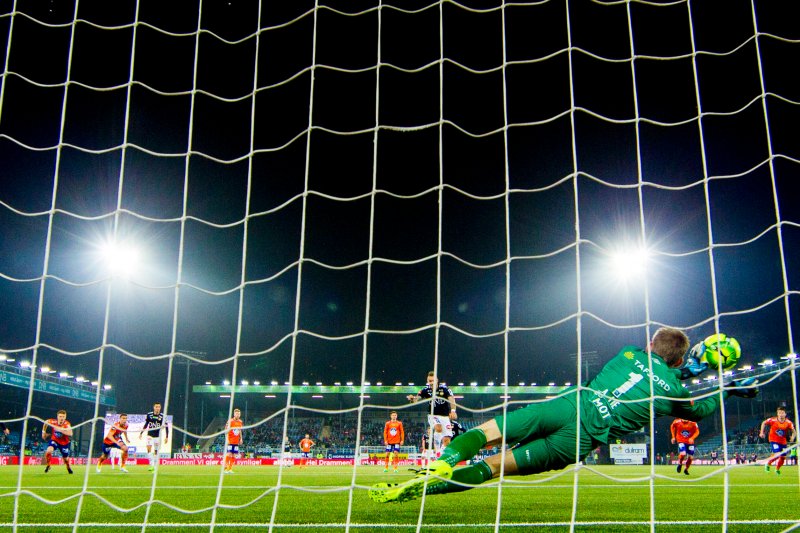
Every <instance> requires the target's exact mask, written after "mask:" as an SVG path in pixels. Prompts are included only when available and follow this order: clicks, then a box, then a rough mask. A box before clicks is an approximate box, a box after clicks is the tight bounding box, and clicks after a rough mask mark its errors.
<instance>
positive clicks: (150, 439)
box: [139, 403, 169, 471]
mask: <svg viewBox="0 0 800 533" xmlns="http://www.w3.org/2000/svg"><path fill="white" fill-rule="evenodd" d="M162 429H163V430H164V444H166V443H167V442H168V441H169V424H167V422H166V419H165V417H164V413H162V412H161V404H160V403H154V404H153V410H152V411H150V412H149V413H147V416H145V419H144V426H143V427H142V431H140V432H139V438H140V439H141V438H142V435H143V434H144V432H145V431H146V432H147V458H148V459H149V461H150V467H149V468H148V470H151V471H152V470H153V469H154V468H155V466H156V464H157V463H158V451H159V448H161V430H162Z"/></svg>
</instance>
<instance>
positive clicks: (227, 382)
mask: <svg viewBox="0 0 800 533" xmlns="http://www.w3.org/2000/svg"><path fill="white" fill-rule="evenodd" d="M222 384H223V385H230V384H231V382H230V381H228V380H227V379H223V380H222Z"/></svg>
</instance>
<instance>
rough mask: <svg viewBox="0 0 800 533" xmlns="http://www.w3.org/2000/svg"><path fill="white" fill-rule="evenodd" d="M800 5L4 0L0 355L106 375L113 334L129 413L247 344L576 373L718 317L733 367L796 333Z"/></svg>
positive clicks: (309, 372) (410, 373) (326, 354)
mask: <svg viewBox="0 0 800 533" xmlns="http://www.w3.org/2000/svg"><path fill="white" fill-rule="evenodd" d="M200 4H201V5H200ZM15 5H16V11H13V8H14V6H15ZM400 6H402V8H401V7H400ZM198 7H200V9H198ZM799 15H800V7H798V3H797V2H774V1H760V2H755V3H754V4H753V5H751V4H750V3H749V2H738V1H737V2H724V3H723V2H712V1H707V2H692V3H686V2H677V3H676V2H648V3H638V2H634V3H630V4H626V3H622V2H589V1H587V0H580V1H570V2H565V1H561V0H551V1H549V2H543V3H530V4H524V3H515V4H511V5H506V6H504V8H501V2H499V1H496V0H495V1H488V0H483V1H478V0H466V1H463V2H459V3H451V2H445V3H442V4H429V3H428V2H423V1H403V2H395V3H393V2H386V3H383V4H381V5H379V4H377V3H376V2H375V1H374V0H373V1H362V0H358V1H354V0H346V1H345V0H333V1H331V0H327V1H324V2H320V3H319V5H318V8H317V9H315V5H314V2H310V1H295V0H293V1H291V2H264V3H262V4H261V5H259V3H257V2H252V1H242V0H231V1H217V0H212V1H203V2H201V3H198V2H197V1H189V0H180V1H175V0H170V2H163V1H156V0H141V1H139V2H138V3H137V2H134V1H127V0H115V1H114V2H108V1H107V0H90V1H86V0H81V1H80V2H70V1H53V0H51V1H42V0H18V1H17V2H16V3H14V2H12V1H11V0H0V60H2V63H0V65H2V74H3V76H2V79H1V81H2V93H0V98H1V99H0V201H2V204H0V250H1V252H0V313H2V316H3V317H4V318H3V320H2V321H1V322H0V349H2V350H4V351H8V352H12V353H14V352H16V351H22V350H27V351H28V353H30V350H31V349H32V348H33V347H34V346H35V345H36V344H37V342H38V343H39V344H40V345H41V346H44V347H45V348H42V349H41V350H40V351H39V354H38V358H39V364H42V363H44V362H46V363H48V364H49V365H50V366H51V367H64V368H66V369H68V370H70V371H71V372H73V373H77V372H78V371H82V372H85V373H90V374H91V373H92V372H94V373H95V375H94V376H91V377H95V376H96V370H97V366H98V361H99V353H100V352H99V348H100V347H101V346H102V345H103V342H104V338H105V342H106V344H108V345H112V346H113V347H111V348H109V349H107V350H105V353H104V355H103V363H104V364H103V373H104V380H105V381H108V382H111V383H113V384H114V386H115V389H116V391H117V394H118V397H119V398H120V405H121V407H122V408H123V410H128V411H130V412H142V411H145V410H147V408H149V406H150V405H151V403H152V401H153V400H155V399H161V400H163V399H164V398H165V396H164V392H165V385H166V382H167V371H168V368H169V366H170V365H169V359H168V357H167V356H168V355H169V354H171V353H173V352H174V351H181V350H191V351H195V352H201V353H202V355H200V356H199V357H200V358H201V359H203V360H205V361H208V362H211V363H215V364H210V365H202V366H199V367H194V368H193V369H192V376H193V379H192V382H193V383H203V382H205V380H212V381H213V382H214V383H220V382H221V381H222V379H226V378H227V379H231V378H232V375H233V370H234V365H233V362H232V358H233V357H234V356H235V355H238V356H239V357H238V359H237V365H236V377H237V381H238V380H239V379H249V380H251V381H252V380H256V379H258V380H261V381H262V382H268V381H269V380H271V379H276V380H278V381H280V382H283V381H287V380H288V379H289V376H290V369H291V368H294V372H293V374H292V379H293V382H294V383H300V382H302V381H310V382H317V381H321V382H323V383H325V384H332V383H333V382H334V381H342V382H344V381H348V380H352V381H354V382H356V383H359V382H360V381H361V379H362V376H363V377H364V378H365V379H366V380H367V381H371V382H373V383H374V382H376V381H384V382H387V383H389V382H394V381H403V382H408V381H415V382H417V383H422V382H423V381H424V378H425V375H426V373H427V371H428V370H430V369H432V368H434V367H435V366H436V367H437V368H438V370H439V375H440V376H441V378H442V379H443V380H445V381H447V382H448V383H451V384H454V383H457V382H459V381H463V382H469V381H473V380H475V381H479V382H480V383H485V382H487V381H495V382H497V383H499V382H501V381H503V380H504V379H505V377H506V376H508V379H509V381H510V382H512V383H515V382H517V381H526V382H532V381H539V382H545V381H550V380H553V381H558V382H563V381H572V382H575V381H576V380H577V379H578V374H577V365H576V361H575V357H574V356H572V355H571V354H575V353H576V352H578V351H579V350H580V351H581V352H586V351H596V352H597V353H598V354H599V362H604V361H606V360H607V359H609V358H610V357H611V356H612V355H613V354H615V353H616V351H617V350H618V349H619V347H620V346H621V345H622V344H639V345H644V343H645V341H646V335H647V332H646V330H645V326H646V325H648V326H649V327H650V331H651V332H652V331H654V329H655V328H657V327H659V326H660V325H672V326H677V327H681V328H686V329H687V330H688V332H689V333H690V336H691V337H692V338H693V339H695V340H699V339H700V338H702V337H704V336H705V335H708V334H710V333H713V332H714V330H715V318H718V320H719V329H720V330H721V331H723V332H727V333H729V334H731V335H734V336H736V337H737V338H738V339H739V340H740V342H741V343H742V345H743V346H744V351H745V354H744V357H743V360H744V361H745V362H750V363H754V362H756V361H757V360H760V358H763V357H764V356H768V355H769V356H772V355H783V354H785V353H787V352H788V351H790V350H793V349H794V350H796V342H797V341H796V340H795V341H792V335H794V336H795V337H796V335H797V333H798V325H797V324H798V320H797V317H798V316H800V309H799V308H798V290H799V289H800V279H798V272H800V252H799V251H798V250H800V247H798V241H799V240H800V210H798V209H797V205H796V204H797V193H796V192H792V194H790V189H791V187H792V185H794V190H795V191H796V189H797V184H798V183H800V164H798V160H800V145H798V143H797V131H798V123H799V122H800V80H799V79H798V77H797V74H796V71H797V65H798V58H800V42H799V41H800V25H798V24H797V21H798V20H800V18H798V16H799ZM690 21H691V24H690ZM632 56H635V60H634V61H632V60H631V58H632ZM115 228H116V229H115ZM115 232H116V239H117V241H119V242H123V243H135V244H136V246H137V247H139V248H140V249H141V251H142V254H143V263H144V264H143V267H142V268H141V269H140V270H138V271H137V272H136V273H135V274H133V275H132V277H131V278H130V280H124V279H119V278H117V279H113V280H112V279H110V278H109V277H108V276H109V274H108V271H107V270H105V267H104V265H103V264H102V262H100V261H99V258H98V255H97V247H98V244H99V243H101V242H103V240H106V239H109V238H112V237H113V235H114V234H115ZM643 242H645V243H646V245H647V247H648V248H649V249H650V251H651V253H652V254H653V255H652V257H651V260H650V262H649V263H648V265H647V274H646V279H645V280H642V279H640V280H635V281H632V282H630V283H628V284H621V283H619V282H617V281H616V280H615V279H614V278H613V276H612V275H611V273H610V269H609V258H610V256H611V255H613V254H614V253H615V252H617V251H618V250H620V249H622V248H623V247H626V246H627V247H630V246H635V245H641V244H642V243H643ZM43 276H44V277H45V278H46V279H45V282H44V284H42V283H41V280H42V277H43ZM645 281H646V283H645ZM109 284H111V285H112V287H111V291H110V299H109V300H108V301H109V302H110V304H109V306H108V320H107V321H106V319H105V316H106V307H107V306H106V302H107V294H109V293H108V289H109ZM41 290H43V291H44V293H43V295H41V294H40V291H41ZM298 292H299V295H298ZM40 297H41V302H42V306H41V309H40V304H39V302H40ZM176 302H177V303H176ZM40 311H41V322H39V320H38V317H39V314H40ZM240 315H241V321H240V320H239V316H240ZM174 316H175V317H177V322H175V320H174V319H173V317H174ZM367 330H368V331H369V333H368V334H367V333H365V332H366V331H367ZM506 334H507V335H506ZM294 338H296V343H293V339H294ZM365 344H366V350H365ZM123 352H125V353H123ZM223 361H224V362H223ZM506 361H507V365H506V364H505V362H506ZM584 368H585V367H584ZM594 369H595V370H596V368H594ZM174 371H175V372H176V375H174V376H172V387H171V396H170V398H171V400H170V401H172V402H176V403H178V405H182V396H181V395H182V394H183V386H184V383H183V375H184V370H183V368H182V367H175V369H174ZM582 377H585V376H582ZM151 398H152V399H151ZM465 401H467V402H468V401H469V399H467V400H465Z"/></svg>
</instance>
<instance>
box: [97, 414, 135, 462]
mask: <svg viewBox="0 0 800 533" xmlns="http://www.w3.org/2000/svg"><path fill="white" fill-rule="evenodd" d="M126 441H127V442H128V443H130V441H129V440H128V415H126V414H124V413H123V414H120V415H119V420H117V423H116V424H112V425H111V427H110V428H108V431H107V432H106V436H105V437H104V438H103V442H101V443H100V449H101V450H103V453H102V455H100V458H99V459H97V468H96V469H95V470H96V472H97V473H98V474H99V473H100V467H101V466H102V464H103V461H105V460H106V459H108V456H109V455H111V449H112V448H119V449H120V450H122V457H121V462H120V464H119V471H120V472H125V473H126V474H127V473H128V470H127V469H126V468H125V461H127V460H128V445H127V444H126V443H125V442H126Z"/></svg>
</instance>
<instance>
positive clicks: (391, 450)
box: [383, 411, 406, 472]
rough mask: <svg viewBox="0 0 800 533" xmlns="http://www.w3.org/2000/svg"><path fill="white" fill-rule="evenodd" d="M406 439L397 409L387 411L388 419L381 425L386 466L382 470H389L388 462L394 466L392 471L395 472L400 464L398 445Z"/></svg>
mask: <svg viewBox="0 0 800 533" xmlns="http://www.w3.org/2000/svg"><path fill="white" fill-rule="evenodd" d="M405 440H406V432H405V430H404V429H403V423H402V422H400V421H399V420H398V419H397V411H392V412H391V413H389V420H388V421H387V422H386V424H384V426H383V442H384V443H385V444H386V466H385V467H384V469H383V471H384V472H388V471H389V464H390V463H391V464H392V466H394V471H395V472H397V466H398V464H400V446H402V445H403V442H405Z"/></svg>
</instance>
